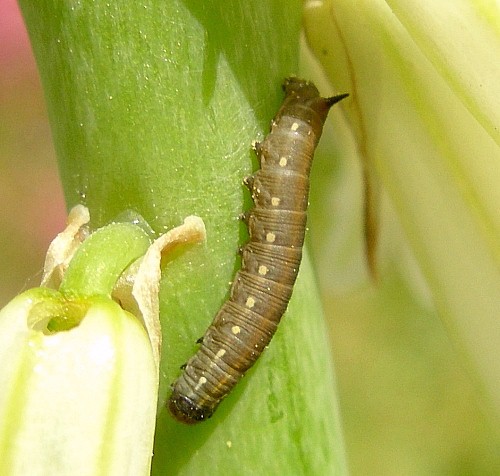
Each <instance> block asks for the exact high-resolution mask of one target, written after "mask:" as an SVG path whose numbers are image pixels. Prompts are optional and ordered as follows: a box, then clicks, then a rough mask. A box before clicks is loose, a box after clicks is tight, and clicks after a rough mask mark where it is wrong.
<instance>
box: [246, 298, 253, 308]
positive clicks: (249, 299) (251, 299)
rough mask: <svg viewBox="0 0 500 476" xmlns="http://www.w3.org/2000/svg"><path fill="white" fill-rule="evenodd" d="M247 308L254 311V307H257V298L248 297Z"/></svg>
mask: <svg viewBox="0 0 500 476" xmlns="http://www.w3.org/2000/svg"><path fill="white" fill-rule="evenodd" d="M245 306H246V307H248V309H252V307H254V306H255V298H253V297H252V296H249V297H247V300H246V302H245Z"/></svg>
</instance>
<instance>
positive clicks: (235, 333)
mask: <svg viewBox="0 0 500 476" xmlns="http://www.w3.org/2000/svg"><path fill="white" fill-rule="evenodd" d="M231 332H232V333H233V334H234V335H235V336H236V335H238V334H239V333H240V332H241V327H240V326H233V327H231Z"/></svg>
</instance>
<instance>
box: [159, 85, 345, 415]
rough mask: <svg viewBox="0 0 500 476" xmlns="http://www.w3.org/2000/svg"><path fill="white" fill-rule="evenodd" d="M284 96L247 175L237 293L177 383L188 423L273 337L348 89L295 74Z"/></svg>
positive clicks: (177, 404) (176, 406) (210, 406)
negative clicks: (316, 168) (333, 91)
mask: <svg viewBox="0 0 500 476" xmlns="http://www.w3.org/2000/svg"><path fill="white" fill-rule="evenodd" d="M283 89H284V90H285V94H286V96H285V100H284V102H283V105H282V106H281V108H280V110H279V111H278V114H277V115H276V117H275V118H274V120H273V122H272V125H271V132H270V133H269V134H268V135H267V137H266V138H265V139H264V141H263V142H261V143H260V144H258V143H256V144H255V145H254V148H255V151H256V153H257V156H258V158H259V160H260V166H261V168H260V170H258V171H257V172H256V173H255V174H254V175H253V176H251V177H247V178H246V179H245V183H246V185H247V186H248V188H249V189H250V191H251V193H252V198H253V200H254V202H255V208H253V209H252V210H251V211H250V212H248V213H247V214H246V215H245V220H246V221H247V223H248V231H249V235H250V241H249V242H248V243H247V244H246V245H245V247H244V248H243V251H242V268H241V270H240V271H238V273H236V276H235V279H234V282H233V286H232V288H231V297H230V298H229V300H228V301H227V302H226V303H225V304H224V305H223V306H222V308H221V310H220V311H219V312H218V313H217V315H216V316H215V318H214V320H213V322H212V324H211V325H210V327H209V328H208V330H207V332H206V333H205V335H204V336H203V339H201V342H200V343H201V347H200V348H199V350H198V352H197V353H196V354H195V355H194V356H193V357H192V358H191V359H190V360H189V361H188V362H187V364H186V365H185V367H184V371H183V373H182V375H181V376H180V377H179V378H178V379H177V381H176V382H175V383H174V384H173V386H172V389H173V392H172V395H171V397H170V401H169V404H168V406H169V409H170V412H171V413H172V415H173V416H174V417H175V418H176V419H177V420H179V421H181V422H183V423H188V424H191V423H197V422H200V421H203V420H206V419H207V418H210V417H211V416H212V414H213V412H214V411H215V409H216V408H217V406H218V405H219V403H220V402H221V401H222V400H223V399H224V398H225V397H226V395H228V393H229V392H230V391H231V390H232V389H233V387H234V386H235V385H236V384H237V383H238V381H239V380H240V379H241V377H243V375H244V374H245V372H246V371H247V370H248V369H249V368H250V367H251V366H252V365H253V364H254V363H255V361H256V360H257V358H258V357H259V356H260V354H261V353H262V351H263V350H264V349H265V348H266V346H267V345H268V344H269V342H270V340H271V338H272V337H273V335H274V333H275V331H276V328H277V326H278V323H279V321H280V319H281V316H282V315H283V313H284V312H285V310H286V308H287V305H288V301H289V300H290V296H291V295H292V289H293V285H294V283H295V279H296V277H297V273H298V270H299V264H300V260H301V258H302V244H303V242H304V234H305V229H306V210H307V204H308V194H309V171H310V168H311V162H312V159H313V155H314V150H315V149H316V145H317V144H318V141H319V138H320V136H321V133H322V130H323V124H324V122H325V120H326V116H327V114H328V111H329V110H330V108H331V107H332V106H333V105H334V104H335V103H336V102H338V101H340V100H341V99H343V98H345V97H346V96H347V94H341V95H339V96H334V97H330V98H322V97H320V95H319V93H318V90H317V89H316V87H315V86H314V85H313V84H312V83H310V82H307V81H303V80H300V79H297V78H288V79H286V80H285V83H284V85H283Z"/></svg>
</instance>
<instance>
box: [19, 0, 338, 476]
mask: <svg viewBox="0 0 500 476" xmlns="http://www.w3.org/2000/svg"><path fill="white" fill-rule="evenodd" d="M20 3H21V6H22V10H23V13H24V16H25V19H26V22H27V25H28V30H29V32H30V35H31V39H32V43H33V48H34V50H35V55H36V58H37V61H38V65H39V68H40V72H41V76H42V82H43V85H44V89H45V93H46V98H47V104H48V109H49V114H50V119H51V123H52V128H53V135H54V141H55V146H56V149H57V152H58V156H59V160H60V168H61V175H62V180H63V184H64V189H65V194H66V198H67V202H68V206H71V205H74V204H76V203H84V204H86V205H87V206H88V207H89V209H90V212H91V219H92V223H91V224H92V225H93V226H101V225H103V224H105V223H106V222H107V221H109V220H110V219H112V218H113V217H114V216H116V215H117V214H119V213H121V212H123V211H124V210H125V209H134V210H136V211H138V212H139V213H140V214H141V215H142V216H144V218H145V219H146V220H147V221H148V222H149V223H150V224H151V226H152V227H153V229H154V230H155V231H156V232H161V231H163V230H164V229H165V228H171V227H172V226H175V225H177V224H179V223H180V222H181V221H182V219H183V218H184V217H185V216H187V215H191V214H196V215H199V216H201V217H202V218H203V220H204V221H205V223H206V227H207V243H206V245H205V246H203V247H193V248H191V249H188V250H182V251H181V252H180V255H179V256H178V257H177V259H175V260H172V261H170V262H169V263H168V266H167V267H166V269H165V270H164V276H165V277H164V279H163V282H162V290H161V319H162V325H163V334H164V335H163V355H162V371H161V372H160V374H161V379H162V380H161V382H160V400H159V414H158V427H157V436H156V445H155V458H154V460H153V473H154V474H208V473H210V474H235V473H239V474H342V473H343V472H344V471H345V461H344V455H343V448H342V444H341V437H340V429H339V421H338V416H337V414H336V403H335V395H334V389H333V384H332V374H331V368H330V365H329V358H330V356H329V352H328V344H327V340H326V336H325V332H324V327H323V322H322V316H321V310H320V306H319V304H318V297H317V294H316V291H315V285H314V281H313V278H312V272H311V268H310V265H309V262H308V260H307V259H306V260H305V262H304V266H303V269H302V271H301V275H300V276H299V280H298V283H297V289H296V292H295V294H294V297H293V299H292V303H291V305H290V308H289V312H287V315H286V316H285V318H284V322H283V324H282V326H281V328H280V330H279V331H278V334H277V336H276V338H275V339H274V341H273V343H272V345H271V346H270V348H269V350H268V351H266V353H265V355H264V357H263V359H262V361H261V362H260V363H259V364H258V365H257V367H256V368H255V369H254V370H253V371H252V372H250V373H249V375H248V376H247V377H246V378H245V380H244V382H243V383H242V384H241V385H240V386H239V387H238V388H237V390H236V391H235V392H234V393H233V394H232V395H231V396H230V397H228V399H227V400H226V401H225V402H224V403H223V404H222V405H221V407H220V409H219V410H218V412H217V414H216V415H215V416H214V417H213V419H212V420H211V421H209V422H207V423H204V424H202V425H199V426H196V427H183V426H181V425H180V424H178V423H176V422H174V421H173V420H172V419H171V418H170V417H169V415H168V414H167V411H166V409H165V407H164V401H165V399H166V397H167V395H168V392H169V384H170V382H171V381H172V380H173V379H174V378H175V376H176V375H177V374H178V372H179V370H178V368H179V366H180V365H181V364H182V363H184V361H185V360H186V359H187V358H188V357H189V356H190V354H191V353H192V352H193V351H194V349H195V345H194V342H195V340H196V338H198V337H199V336H200V335H201V334H202V333H203V330H204V329H205V328H206V327H207V325H208V323H209V322H210V321H211V319H212V317H213V315H214V314H215V312H216V310H217V308H218V307H219V306H220V305H221V303H222V302H223V300H224V299H225V298H226V297H227V292H228V289H229V286H228V283H229V281H230V280H231V279H232V276H233V274H234V272H235V270H236V269H237V268H238V266H239V262H238V261H239V260H238V258H237V249H238V246H239V245H241V244H242V243H244V242H245V240H246V236H247V235H246V228H245V226H244V225H243V224H241V223H240V222H239V221H238V220H237V217H238V214H239V213H241V212H242V211H243V210H244V209H247V208H249V207H250V206H251V205H250V204H251V202H250V197H249V194H248V193H247V192H246V191H245V189H244V187H243V186H242V178H243V177H244V176H245V175H248V174H249V173H251V171H252V170H254V169H255V168H256V160H255V158H254V156H253V153H252V152H251V149H250V144H251V142H252V140H254V139H256V138H258V137H262V135H263V134H265V133H266V132H267V130H268V127H269V122H270V119H271V118H272V116H273V114H274V112H275V111H276V109H277V107H278V105H279V102H280V100H281V91H280V84H281V82H282V80H283V78H284V77H285V76H287V75H290V74H294V73H295V74H297V57H298V36H299V27H300V14H301V2H299V1H298V0H293V1H284V0H272V1H266V2H261V1H257V0H251V1H248V0H247V1H232V2H221V1H208V2H198V1H195V0H192V1H191V0H185V1H169V2H165V1H163V0H150V1H148V2H125V1H123V0H119V1H116V2H94V1H90V0H82V1H80V2H77V3H76V2H75V3H64V2H55V1H53V0H52V1H49V0H39V1H35V2H28V1H25V0H21V2H20Z"/></svg>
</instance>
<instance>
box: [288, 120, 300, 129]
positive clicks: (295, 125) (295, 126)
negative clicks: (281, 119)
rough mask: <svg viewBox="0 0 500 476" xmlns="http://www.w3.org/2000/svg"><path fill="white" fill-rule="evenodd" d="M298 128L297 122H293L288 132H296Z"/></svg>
mask: <svg viewBox="0 0 500 476" xmlns="http://www.w3.org/2000/svg"><path fill="white" fill-rule="evenodd" d="M298 128H299V124H298V122H294V123H293V124H292V127H290V130H291V131H296V130H297V129H298Z"/></svg>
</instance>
